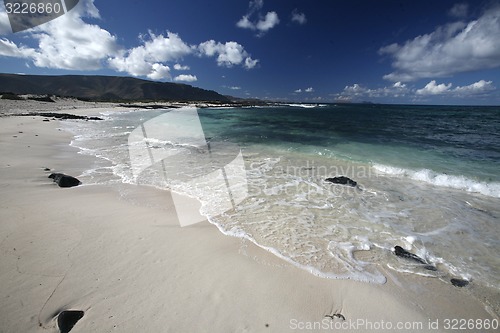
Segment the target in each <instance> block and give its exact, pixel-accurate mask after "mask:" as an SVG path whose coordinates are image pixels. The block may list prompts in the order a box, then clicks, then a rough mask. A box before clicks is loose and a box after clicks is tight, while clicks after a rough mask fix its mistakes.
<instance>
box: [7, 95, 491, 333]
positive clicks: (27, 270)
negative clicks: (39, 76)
mask: <svg viewBox="0 0 500 333" xmlns="http://www.w3.org/2000/svg"><path fill="white" fill-rule="evenodd" d="M0 105H1V110H2V113H3V114H4V115H5V114H9V115H8V116H2V117H0V123H1V126H0V156H1V163H0V168H1V172H0V191H1V198H2V200H1V201H0V285H1V287H0V332H5V333H10V332H59V329H58V327H57V316H58V314H59V313H60V312H61V311H63V310H82V311H84V312H85V314H84V316H83V318H82V319H81V320H80V321H78V322H77V323H76V325H75V326H74V328H73V329H72V330H71V332H75V333H76V332H294V331H299V332H300V331H307V332H310V331H330V332H333V331H346V332H365V331H374V330H378V331H391V330H392V331H409V332H436V331H438V332H439V331H449V330H450V329H451V328H453V323H454V321H453V320H458V325H457V327H460V324H461V323H462V322H466V323H473V325H474V326H472V327H473V329H468V331H484V329H481V328H480V327H479V326H478V323H481V324H484V323H486V322H490V323H491V322H492V321H494V320H496V321H497V324H498V319H499V318H498V307H497V305H495V304H490V303H488V302H487V301H484V300H479V299H477V297H473V296H472V293H471V288H474V285H473V284H472V285H470V286H467V287H465V288H458V287H455V286H452V285H451V284H445V283H443V282H442V281H440V280H438V279H433V278H424V277H415V276H410V275H405V274H397V273H395V272H393V271H389V270H387V269H385V270H384V269H383V266H382V267H381V269H382V270H383V273H384V275H385V276H386V277H387V282H386V283H385V284H383V285H377V284H368V283H361V282H356V281H350V280H332V279H323V278H319V277H316V276H314V275H312V274H310V273H309V272H306V271H304V270H300V269H298V268H297V267H294V266H292V265H290V264H288V263H286V262H285V261H283V260H281V259H279V258H277V257H275V256H274V255H272V254H270V253H268V252H266V251H265V250H262V249H260V248H258V247H257V246H255V245H254V244H252V243H250V242H248V241H245V240H242V239H238V238H234V237H229V236H225V235H223V234H222V233H221V232H219V230H218V229H217V228H216V227H215V226H213V225H211V224H210V223H208V222H207V221H205V222H203V223H199V224H195V225H192V226H189V227H181V226H180V225H179V221H178V218H177V215H176V211H175V207H174V205H173V202H172V198H171V195H170V193H169V192H168V191H162V190H158V189H154V188H151V187H145V186H134V185H127V184H119V185H86V184H85V183H84V184H82V185H81V186H78V187H73V188H59V187H58V186H57V185H56V184H54V183H53V182H52V180H51V179H49V178H47V177H48V175H49V174H50V173H51V172H62V173H65V174H68V175H72V176H75V177H78V176H79V175H81V174H82V172H84V171H85V170H87V169H88V168H89V166H91V165H92V163H93V162H94V161H93V159H92V158H91V157H89V156H83V155H81V154H78V150H77V149H76V148H73V147H71V146H69V143H70V141H71V139H72V136H71V134H70V133H67V132H65V131H63V130H61V129H60V122H62V121H84V120H52V119H51V120H50V121H44V117H39V116H23V117H21V116H16V115H15V114H18V113H23V112H32V111H52V112H65V113H71V114H78V115H85V116H95V115H99V112H102V111H103V110H107V111H110V110H112V109H119V108H118V107H117V106H115V105H113V104H102V105H100V104H95V103H85V102H76V101H71V100H64V101H58V102H57V103H42V102H35V101H26V102H25V101H3V100H0ZM45 168H48V169H50V171H47V170H45ZM190 205H191V206H192V207H193V208H192V211H193V214H197V208H196V207H199V204H198V203H197V202H196V201H194V200H193V201H192V202H191V203H190ZM269 218H272V217H271V216H270V217H269ZM497 298H498V295H497ZM466 327H467V326H466ZM470 327H471V326H469V328H470ZM483 327H484V326H483ZM491 331H493V330H491Z"/></svg>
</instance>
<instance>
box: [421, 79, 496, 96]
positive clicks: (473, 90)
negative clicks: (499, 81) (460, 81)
mask: <svg viewBox="0 0 500 333" xmlns="http://www.w3.org/2000/svg"><path fill="white" fill-rule="evenodd" d="M451 87H452V84H451V83H448V84H444V83H441V84H436V81H435V80H432V81H431V82H429V83H427V85H425V87H424V88H422V89H418V90H416V91H415V93H416V94H417V95H444V94H447V95H453V96H455V97H464V96H472V95H479V94H484V93H487V92H490V91H493V90H495V89H496V88H495V86H493V82H492V81H485V80H480V81H477V82H475V83H472V84H470V85H467V86H457V87H456V88H454V89H452V88H451Z"/></svg>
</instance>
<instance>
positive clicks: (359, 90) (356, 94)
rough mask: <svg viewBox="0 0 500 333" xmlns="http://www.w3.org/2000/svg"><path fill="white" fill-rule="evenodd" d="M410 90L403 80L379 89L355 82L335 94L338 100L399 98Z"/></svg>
mask: <svg viewBox="0 0 500 333" xmlns="http://www.w3.org/2000/svg"><path fill="white" fill-rule="evenodd" d="M409 92H410V89H409V88H408V87H407V86H406V84H404V83H402V82H396V83H394V84H393V85H391V86H387V87H382V88H377V89H370V88H367V87H364V86H362V85H360V84H358V83H355V84H353V85H352V86H345V87H344V90H343V91H342V92H341V93H339V94H336V95H334V96H335V97H336V98H337V99H338V100H343V101H350V100H361V99H366V98H380V97H391V98H399V97H405V96H407V95H408V93H409Z"/></svg>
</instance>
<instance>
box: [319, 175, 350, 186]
mask: <svg viewBox="0 0 500 333" xmlns="http://www.w3.org/2000/svg"><path fill="white" fill-rule="evenodd" d="M325 181H327V182H330V183H333V184H340V185H348V186H352V187H356V186H357V185H358V183H357V182H355V181H354V180H352V179H351V178H348V177H345V176H340V177H333V178H327V179H325Z"/></svg>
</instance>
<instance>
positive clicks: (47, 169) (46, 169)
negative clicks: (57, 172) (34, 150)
mask: <svg viewBox="0 0 500 333" xmlns="http://www.w3.org/2000/svg"><path fill="white" fill-rule="evenodd" d="M43 171H50V169H49V168H45V169H43ZM51 178H52V177H51Z"/></svg>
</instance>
